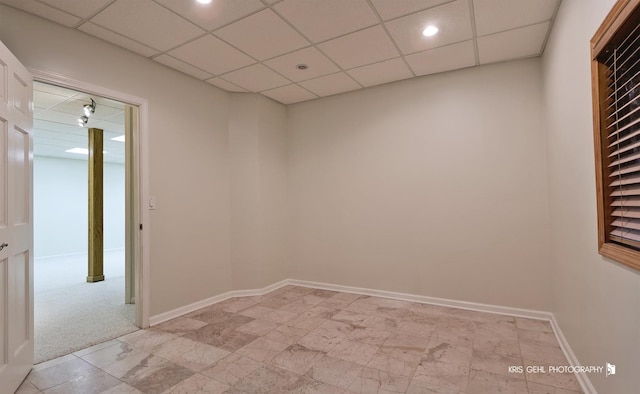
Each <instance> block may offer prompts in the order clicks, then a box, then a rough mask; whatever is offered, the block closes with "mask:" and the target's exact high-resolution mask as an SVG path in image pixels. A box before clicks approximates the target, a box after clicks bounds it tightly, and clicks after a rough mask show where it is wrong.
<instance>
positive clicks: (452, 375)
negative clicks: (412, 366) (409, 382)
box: [413, 360, 469, 391]
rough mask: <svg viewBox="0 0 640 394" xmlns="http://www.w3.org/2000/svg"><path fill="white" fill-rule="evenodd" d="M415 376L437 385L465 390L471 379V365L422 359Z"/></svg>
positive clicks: (449, 388) (416, 378)
mask: <svg viewBox="0 0 640 394" xmlns="http://www.w3.org/2000/svg"><path fill="white" fill-rule="evenodd" d="M413 378H414V379H415V380H419V381H423V382H426V383H429V384H431V385H434V386H436V387H442V388H444V389H448V390H458V391H465V389H466V388H467V383H468V379H469V367H467V366H462V365H458V364H449V363H443V362H438V361H436V362H426V361H424V360H422V361H421V362H420V364H418V367H417V368H416V372H415V374H414V375H413Z"/></svg>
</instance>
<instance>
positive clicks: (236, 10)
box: [156, 0, 264, 31]
mask: <svg viewBox="0 0 640 394" xmlns="http://www.w3.org/2000/svg"><path fill="white" fill-rule="evenodd" d="M156 2H157V3H160V4H162V5H164V6H165V7H167V8H169V9H170V10H172V11H174V12H175V13H177V14H179V15H181V16H182V17H184V18H185V19H187V20H189V21H191V22H192V23H194V24H196V25H198V26H200V27H202V28H203V29H205V30H208V31H211V30H213V29H217V28H218V27H221V26H224V25H226V24H229V23H231V22H234V21H236V20H238V19H240V18H242V17H245V16H247V15H249V14H251V13H253V12H255V11H257V10H259V9H261V8H264V4H263V3H262V2H261V1H260V0H242V1H238V0H216V1H214V2H211V3H210V4H200V3H198V2H196V1H193V0H156Z"/></svg>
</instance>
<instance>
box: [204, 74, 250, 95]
mask: <svg viewBox="0 0 640 394" xmlns="http://www.w3.org/2000/svg"><path fill="white" fill-rule="evenodd" d="M207 82H208V83H210V84H212V85H213V86H217V87H219V88H220V89H223V90H226V91H227V92H246V90H245V89H242V88H241V87H239V86H236V85H234V84H232V83H231V82H227V81H225V80H224V79H222V78H220V77H215V78H211V79H207Z"/></svg>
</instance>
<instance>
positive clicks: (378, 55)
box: [318, 26, 399, 69]
mask: <svg viewBox="0 0 640 394" xmlns="http://www.w3.org/2000/svg"><path fill="white" fill-rule="evenodd" d="M318 47H319V48H320V49H322V51H323V52H324V53H326V54H327V56H329V57H331V59H333V60H334V61H335V62H336V63H338V64H339V65H340V67H342V68H343V69H349V68H354V67H358V66H362V65H365V64H370V63H375V62H379V61H381V60H386V59H391V58H393V57H397V56H398V55H399V54H398V50H397V49H396V47H395V46H394V45H393V42H392V41H391V39H390V38H389V36H388V35H387V33H386V32H385V31H384V29H383V28H382V26H374V27H371V28H368V29H365V30H361V31H359V32H356V33H352V34H349V35H346V36H344V37H340V38H336V39H335V40H331V41H327V42H324V43H322V44H320V45H318Z"/></svg>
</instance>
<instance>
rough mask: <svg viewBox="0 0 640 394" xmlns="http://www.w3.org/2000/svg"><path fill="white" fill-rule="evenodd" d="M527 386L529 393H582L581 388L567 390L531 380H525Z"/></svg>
mask: <svg viewBox="0 0 640 394" xmlns="http://www.w3.org/2000/svg"><path fill="white" fill-rule="evenodd" d="M527 387H528V388H529V394H582V391H581V390H580V391H576V390H567V389H563V388H560V387H553V386H547V385H545V384H540V383H533V382H527Z"/></svg>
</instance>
